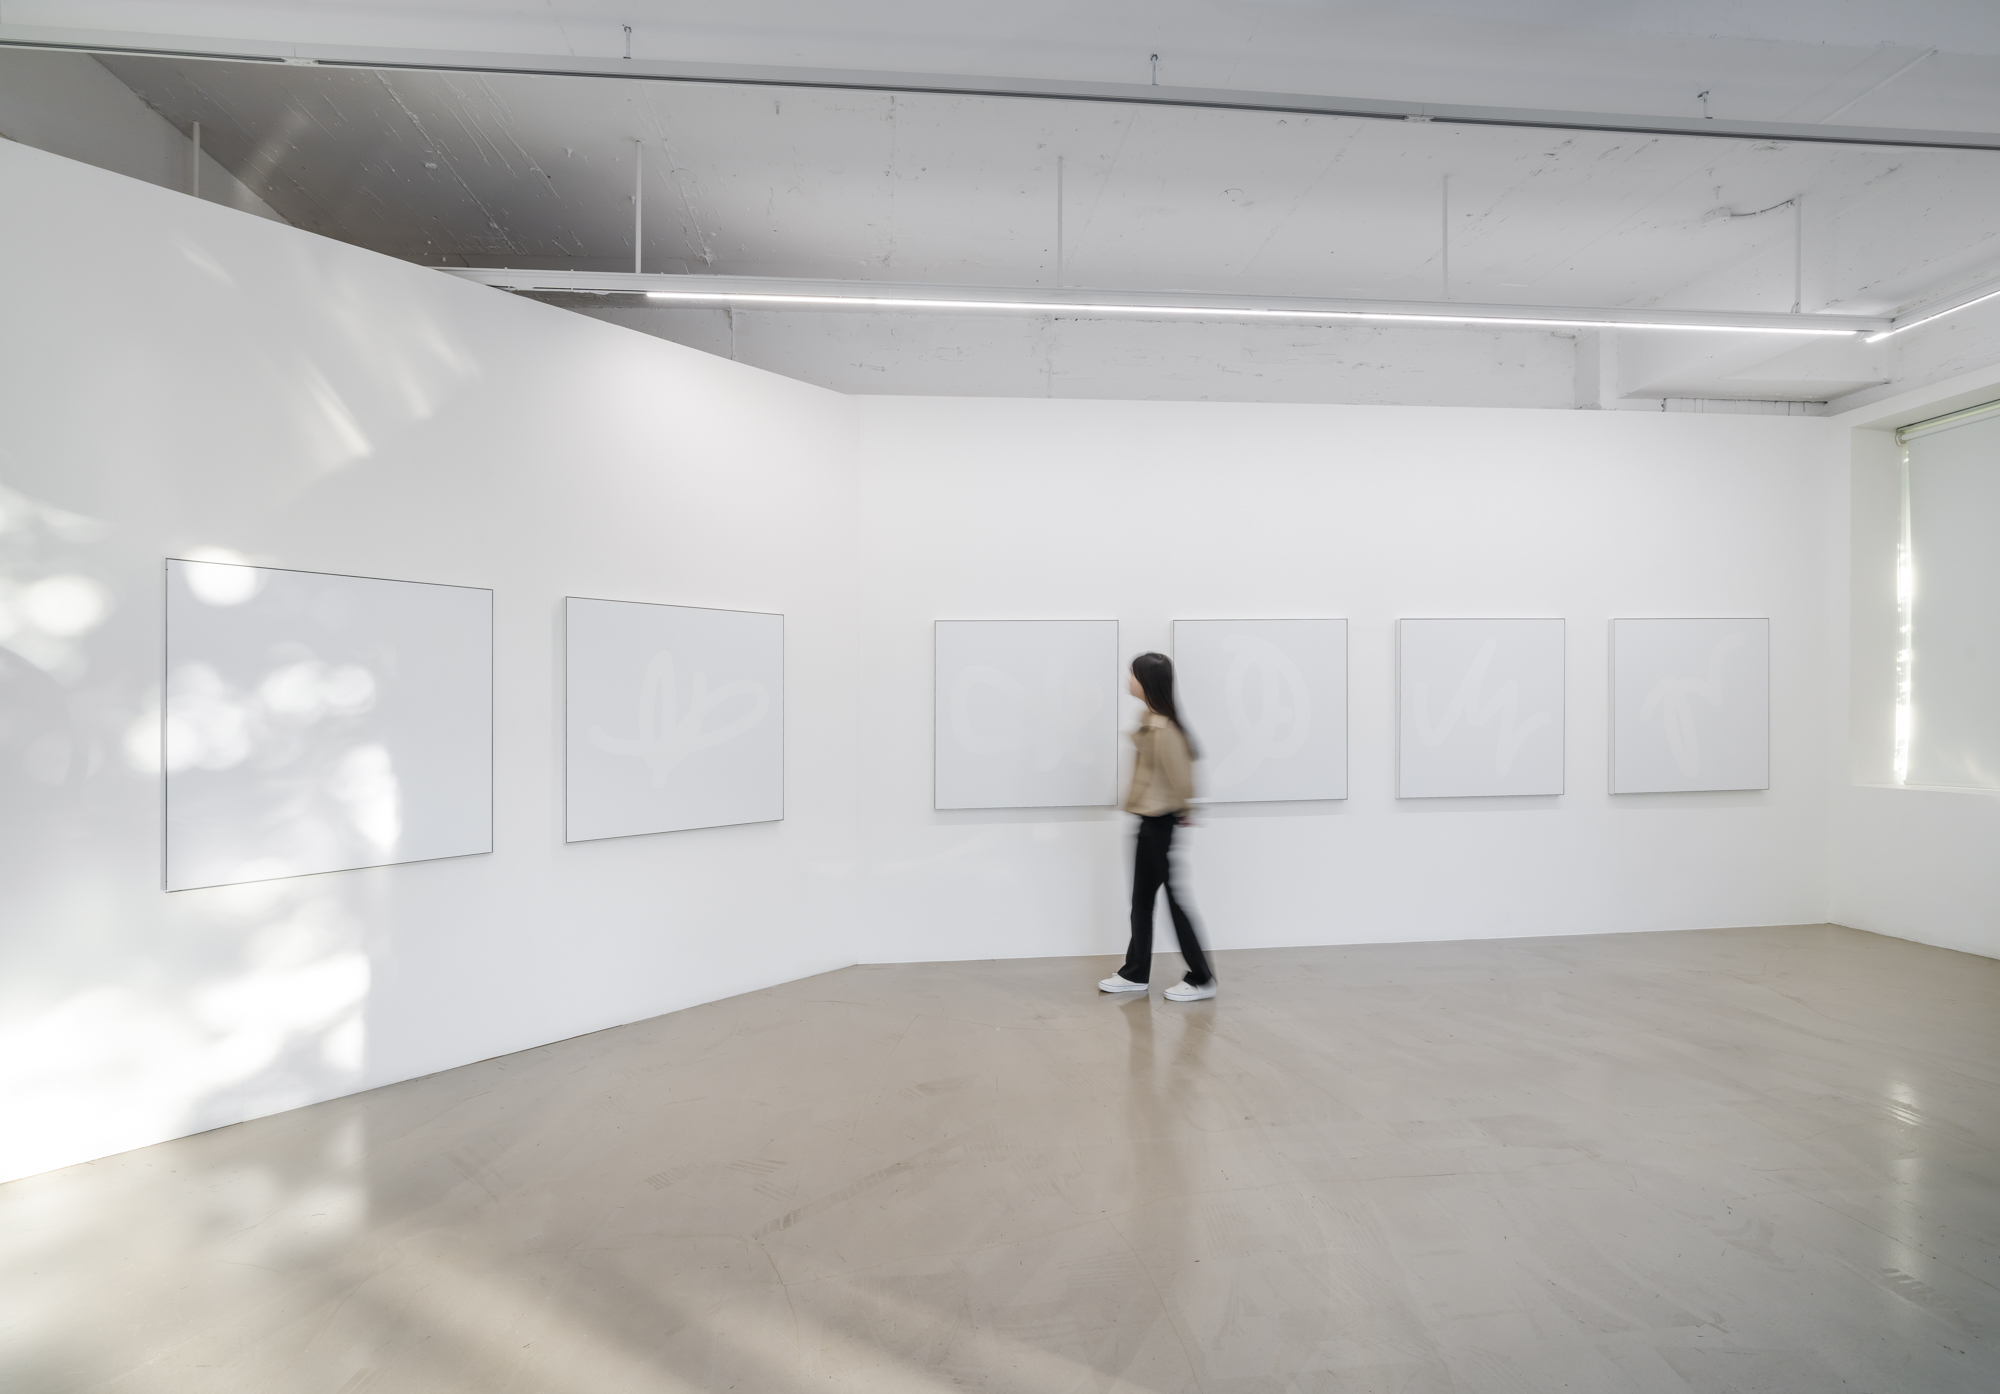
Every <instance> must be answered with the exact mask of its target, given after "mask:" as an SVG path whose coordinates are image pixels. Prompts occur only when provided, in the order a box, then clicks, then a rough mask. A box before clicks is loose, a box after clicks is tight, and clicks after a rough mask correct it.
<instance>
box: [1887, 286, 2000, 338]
mask: <svg viewBox="0 0 2000 1394" xmlns="http://www.w3.org/2000/svg"><path fill="white" fill-rule="evenodd" d="M1994 299H2000V281H1987V282H1985V283H1983V284H1981V285H1976V286H1974V287H1973V288H1972V289H1970V290H1967V291H1961V292H1960V293H1959V294H1957V295H1952V296H1947V297H1945V298H1944V299H1942V300H1934V301H1932V302H1931V303H1930V304H1928V305H1925V306H1922V307H1920V308H1918V309H1914V310H1909V311H1906V312H1904V313H1903V314H1900V315H1897V316H1896V317H1895V318H1894V319H1892V320H1890V321H1889V324H1888V327H1887V328H1885V329H1879V330H1877V331H1876V332H1875V333H1873V334H1870V335H1869V336H1868V337H1867V338H1865V339H1863V340H1862V341H1861V342H1862V343H1864V344H1879V343H1881V342H1882V341H1883V340H1884V339H1886V338H1888V337H1889V336H1890V335H1892V334H1900V333H1902V332H1903V331H1904V330H1905V329H1915V328H1916V327H1917V326H1918V325H1922V324H1929V323H1931V321H1933V320H1940V319H1943V318H1944V317H1945V316H1946V315H1955V314H1957V313H1958V312H1959V311H1960V310H1969V309H1971V308H1972V307H1973V306H1974V305H1984V304H1985V303H1986V302H1987V301H1989V300H1994Z"/></svg>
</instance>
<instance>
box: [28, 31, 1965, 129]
mask: <svg viewBox="0 0 2000 1394" xmlns="http://www.w3.org/2000/svg"><path fill="white" fill-rule="evenodd" d="M0 47H13V48H42V49H61V50H67V51H72V52H83V53H94V54H107V55H129V56H133V57H154V58H186V59H203V60H215V61H226V62H249V63H291V64H302V65H308V66H318V67H336V68H377V69H394V70H400V71H406V72H465V73H500V74H518V75H522V76H538V77H612V78H621V79H625V80H639V81H646V82H683V83H705V84H711V85H721V86H738V87H742V86H749V87H799V88H819V89H824V90H829V91H843V92H893V93H898V94H907V95H931V96H951V97H1012V98H1021V99H1025V100H1032V101H1059V102H1109V103H1115V104H1123V105H1131V106H1156V107H1181V108H1196V109H1205V110H1211V111H1252V112H1269V113H1274V114H1280V115H1297V116H1345V117H1355V118H1359V119H1364V120H1376V121H1417V122H1424V121H1436V122H1444V123H1447V124H1454V125H1471V126H1513V127H1524V128H1528V129H1534V130H1558V131H1601V132H1607V133H1611V134H1623V135H1652V136H1700V137H1704V138H1707V139H1722V140H1771V141H1798V142H1808V143H1812V144H1819V145H1881V146H1900V147H1911V148H1918V149H1937V150H2000V133H1994V132H1987V131H1929V130H1917V129H1913V128H1905V127H1897V126H1827V125H1809V124H1805V123H1801V122H1791V121H1743V120H1734V119H1730V118H1727V117H1716V118H1714V119H1710V118H1707V117H1701V116H1685V117H1683V116H1647V115H1637V114H1631V113H1615V112H1588V111H1545V110H1535V109H1530V108H1526V107H1493V106H1464V105H1457V104H1452V103H1441V102H1404V101H1385V100H1381V99H1377V98H1372V97H1337V96H1319V95H1313V94H1308V93H1288V92H1259V91H1253V90H1245V89H1232V88H1204V87H1165V86H1154V85H1152V84H1148V83H1121V82H1083V81H1072V80H1068V79H1060V78H1023V77H987V76H979V75H975V74H965V73H899V72H874V71H861V70H848V69H839V68H797V67H783V66H771V65H755V64H742V63H685V62H677V61H671V60H662V59H657V58H644V59H642V58H622V59H621V58H616V57H604V58H578V57H570V56H565V55H557V54H516V53H452V52H445V51H433V50H428V49H394V48H370V47H365V46H361V45H351V44H289V43H272V42H266V41H260V40H254V39H229V40H223V39H196V38H188V37H176V36H172V35H160V34H126V33H112V32H108V31H98V30H90V29H54V28H46V27H41V26H35V25H26V24H0Z"/></svg>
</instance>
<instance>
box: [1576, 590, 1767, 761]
mask: <svg viewBox="0 0 2000 1394" xmlns="http://www.w3.org/2000/svg"><path fill="white" fill-rule="evenodd" d="M1770 787H1771V622H1770V621H1769V620H1710V619H1667V620H1613V621H1612V622H1611V791H1612V792H1613V793H1614V794H1655V793H1685V792H1690V791H1693V790H1705V789H1768V788H1770Z"/></svg>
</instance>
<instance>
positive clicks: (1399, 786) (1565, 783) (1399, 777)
mask: <svg viewBox="0 0 2000 1394" xmlns="http://www.w3.org/2000/svg"><path fill="white" fill-rule="evenodd" d="M1413 620H1414V621H1416V622H1418V623H1425V622H1428V621H1432V620H1481V621H1489V620H1503V621H1509V622H1513V621H1529V622H1532V623H1535V624H1547V623H1549V622H1550V621H1551V620H1553V621H1554V622H1555V623H1557V624H1559V625H1561V626H1562V671H1563V680H1562V694H1563V719H1562V740H1561V741H1560V742H1559V743H1558V745H1557V750H1558V751H1559V753H1560V754H1561V757H1562V787H1561V788H1560V789H1558V790H1556V791H1555V792H1554V793H1553V794H1549V793H1540V794H1405V793H1404V792H1403V626H1404V625H1405V624H1408V623H1410V622H1411V621H1413ZM1395 741H1396V797H1397V798H1399V799H1560V798H1563V797H1565V796H1567V795H1568V793H1569V620H1568V619H1567V618H1565V617H1563V616H1561V615H1398V616H1397V617H1396V721H1395Z"/></svg>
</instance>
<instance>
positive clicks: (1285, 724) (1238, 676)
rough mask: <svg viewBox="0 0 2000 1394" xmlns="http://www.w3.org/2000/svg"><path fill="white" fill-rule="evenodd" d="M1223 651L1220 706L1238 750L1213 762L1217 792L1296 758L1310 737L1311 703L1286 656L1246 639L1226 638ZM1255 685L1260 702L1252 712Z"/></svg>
mask: <svg viewBox="0 0 2000 1394" xmlns="http://www.w3.org/2000/svg"><path fill="white" fill-rule="evenodd" d="M1223 648H1224V649H1225V650H1226V651H1227V652H1228V654H1229V674H1228V676H1227V677H1226V678H1224V679H1223V700H1224V701H1225V702H1226V704H1227V706H1228V711H1229V721H1230V725H1231V727H1232V728H1233V730H1234V733H1235V736H1236V744H1235V745H1234V746H1233V747H1231V749H1230V751H1229V753H1228V754H1227V755H1225V756H1223V757H1222V758H1221V759H1220V760H1218V761H1216V762H1215V771H1214V775H1213V778H1214V780H1215V783H1216V785H1217V787H1219V788H1227V787H1228V786H1230V785H1232V784H1236V783H1238V782H1239V781H1241V780H1243V779H1246V778H1248V777H1249V776H1250V775H1251V774H1253V773H1255V771H1256V770H1257V769H1258V767H1259V766H1261V765H1263V764H1264V762H1265V761H1267V760H1283V759H1287V758H1289V757H1290V756H1293V755H1296V754H1298V753H1299V751H1301V750H1302V749H1304V748H1305V743H1306V738H1307V737H1308V736H1309V735H1311V734H1312V698H1311V696H1310V695H1309V694H1308V693H1307V690H1306V677H1305V674H1304V673H1302V672H1300V671H1299V665H1298V664H1297V663H1296V662H1294V661H1293V659H1292V656H1291V655H1290V654H1288V653H1286V652H1285V651H1284V650H1283V649H1281V648H1279V647H1278V646H1277V645H1276V644H1273V643H1271V642H1270V641H1268V640H1265V639H1257V638H1253V637H1251V636H1250V635H1247V634H1232V635H1230V636H1229V637H1228V639H1226V640H1224V641H1223ZM1253 679H1254V685H1255V689H1256V694H1257V698H1258V700H1257V703H1256V705H1255V707H1254V708H1253V707H1252V705H1251V701H1250V695H1251V688H1252V684H1253Z"/></svg>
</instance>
